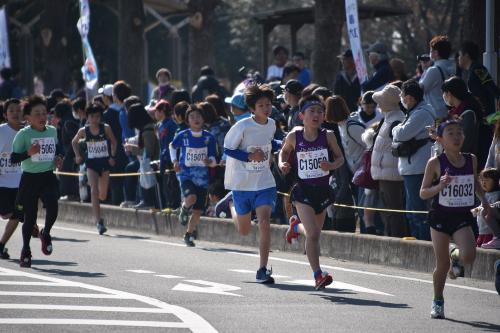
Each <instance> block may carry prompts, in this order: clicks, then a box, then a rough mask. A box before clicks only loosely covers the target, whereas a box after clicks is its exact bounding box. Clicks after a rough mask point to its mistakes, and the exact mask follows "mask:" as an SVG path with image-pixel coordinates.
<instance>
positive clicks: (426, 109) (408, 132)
mask: <svg viewBox="0 0 500 333" xmlns="http://www.w3.org/2000/svg"><path fill="white" fill-rule="evenodd" d="M401 90H402V92H401V103H402V104H403V107H404V108H405V109H406V110H407V115H406V118H405V120H404V121H403V122H402V123H401V124H399V125H397V126H396V127H394V128H393V129H392V135H393V139H392V140H393V141H394V142H395V143H398V144H399V145H402V146H404V147H408V146H409V144H408V142H410V141H411V140H413V141H412V142H415V143H419V144H420V145H412V146H414V147H415V149H412V150H411V151H410V154H409V156H407V155H406V154H405V156H399V157H398V170H399V174H400V175H401V176H403V181H404V185H405V191H406V210H416V211H425V210H427V202H426V201H424V200H422V199H421V198H420V187H421V185H422V180H423V177H424V171H425V166H426V164H427V161H428V160H429V159H430V157H431V147H432V144H431V142H430V141H429V134H428V131H427V129H426V126H432V125H433V124H434V110H433V109H432V106H430V105H429V104H427V103H426V102H425V101H424V92H423V90H422V88H420V86H419V85H418V82H417V81H416V80H408V81H406V82H405V83H403V86H402V89H401ZM415 140H418V141H415ZM407 218H408V221H409V222H410V232H411V235H412V236H414V237H416V238H417V239H423V240H430V231H429V225H428V224H425V221H426V216H425V215H424V214H407Z"/></svg>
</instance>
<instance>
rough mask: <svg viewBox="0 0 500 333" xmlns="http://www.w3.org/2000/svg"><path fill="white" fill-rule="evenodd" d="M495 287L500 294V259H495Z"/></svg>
mask: <svg viewBox="0 0 500 333" xmlns="http://www.w3.org/2000/svg"><path fill="white" fill-rule="evenodd" d="M494 267H495V288H496V290H497V293H498V295H500V259H498V260H497V261H495V264H494Z"/></svg>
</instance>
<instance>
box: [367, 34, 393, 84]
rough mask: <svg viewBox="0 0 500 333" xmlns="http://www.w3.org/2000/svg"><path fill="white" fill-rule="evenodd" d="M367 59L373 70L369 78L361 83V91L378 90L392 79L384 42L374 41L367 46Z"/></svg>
mask: <svg viewBox="0 0 500 333" xmlns="http://www.w3.org/2000/svg"><path fill="white" fill-rule="evenodd" d="M368 59H369V60H370V64H372V66H373V68H374V69H375V72H374V73H373V76H372V77H371V78H370V79H369V80H367V81H365V82H363V83H362V84H361V89H362V90H363V91H368V90H375V91H376V90H380V89H382V88H383V87H384V86H385V85H386V84H387V83H389V82H392V81H394V74H393V73H392V68H391V65H390V64H389V56H388V54H387V46H385V44H382V43H375V44H373V45H371V46H370V47H369V48H368Z"/></svg>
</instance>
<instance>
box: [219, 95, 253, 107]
mask: <svg viewBox="0 0 500 333" xmlns="http://www.w3.org/2000/svg"><path fill="white" fill-rule="evenodd" d="M224 102H226V103H227V104H231V105H232V106H234V107H237V108H238V109H241V110H247V109H248V107H247V104H246V103H245V95H244V94H234V95H233V96H232V97H226V98H225V99H224Z"/></svg>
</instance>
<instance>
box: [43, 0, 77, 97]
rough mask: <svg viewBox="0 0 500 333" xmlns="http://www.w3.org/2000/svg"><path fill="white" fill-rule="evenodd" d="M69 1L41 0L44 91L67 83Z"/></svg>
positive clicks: (63, 86)
mask: <svg viewBox="0 0 500 333" xmlns="http://www.w3.org/2000/svg"><path fill="white" fill-rule="evenodd" d="M69 6H70V2H69V1H66V0H43V8H44V10H43V12H42V16H41V18H40V34H39V36H38V37H39V38H40V40H41V43H40V47H41V58H42V64H43V66H44V67H43V81H44V84H45V90H46V92H49V91H51V90H52V89H55V88H66V87H67V86H68V83H69V75H68V72H69V62H68V51H67V45H68V39H67V35H66V32H67V29H66V27H67V21H66V20H67V18H68V17H69V15H68V11H69Z"/></svg>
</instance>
